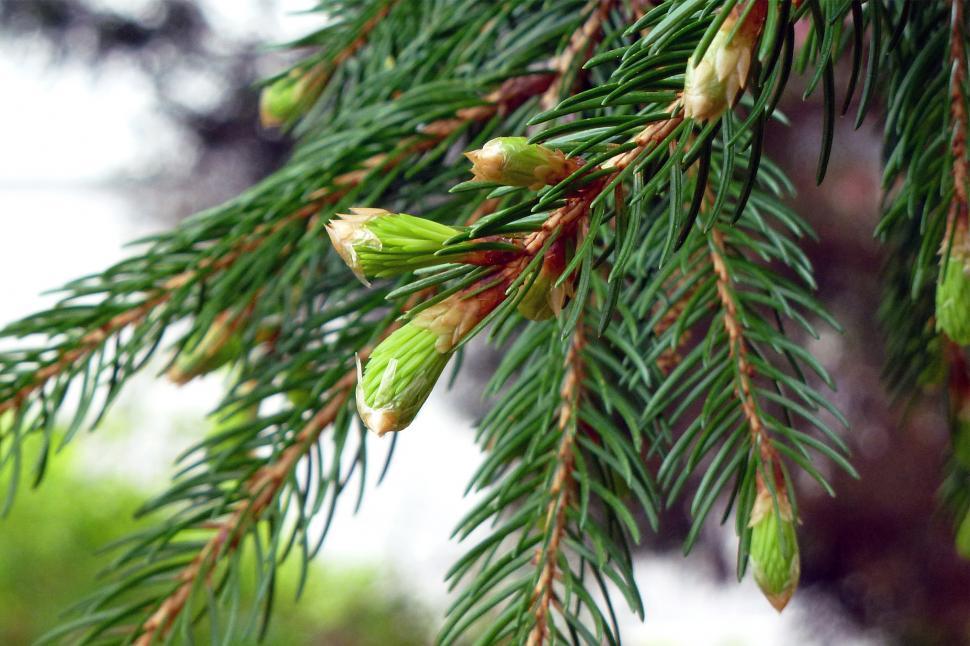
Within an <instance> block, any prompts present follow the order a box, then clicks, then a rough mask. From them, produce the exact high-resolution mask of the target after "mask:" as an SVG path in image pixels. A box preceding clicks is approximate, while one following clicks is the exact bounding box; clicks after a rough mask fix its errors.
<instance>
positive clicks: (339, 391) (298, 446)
mask: <svg viewBox="0 0 970 646" xmlns="http://www.w3.org/2000/svg"><path fill="white" fill-rule="evenodd" d="M356 377H357V375H356V373H355V372H354V370H350V371H348V372H347V374H346V375H345V376H344V378H343V379H341V380H340V381H339V382H338V383H337V385H336V386H335V388H334V389H333V391H332V392H331V393H330V396H329V402H328V403H327V405H326V406H324V407H323V408H321V409H320V410H319V411H318V412H317V413H316V414H315V415H314V416H313V417H312V418H311V419H310V421H309V422H308V423H307V424H306V426H304V427H303V429H302V430H301V431H300V432H299V434H298V435H297V436H296V438H295V440H294V441H293V443H292V444H291V445H290V446H289V447H287V448H286V450H284V451H283V452H282V453H281V454H280V455H279V456H278V458H276V459H275V460H274V461H273V462H271V463H268V464H267V465H266V466H264V467H262V468H261V469H260V470H259V471H257V472H256V474H255V475H254V476H253V477H251V478H250V480H249V482H248V483H247V485H246V487H245V494H244V496H243V498H242V500H241V501H240V503H239V504H238V505H237V509H236V510H235V511H234V512H232V513H231V515H230V516H229V517H228V518H226V519H225V520H224V521H220V522H217V523H215V524H214V526H212V527H210V529H212V530H213V531H214V534H213V536H212V538H210V539H209V540H208V541H207V542H206V543H205V544H204V546H203V547H202V549H201V550H200V551H199V554H198V555H197V556H196V557H195V558H194V559H193V560H192V562H191V563H190V564H189V565H188V566H187V567H186V568H185V569H184V570H182V572H181V573H179V574H178V575H177V576H176V581H178V582H179V585H178V587H177V588H176V589H175V590H174V591H173V592H172V593H171V594H170V595H169V596H168V597H166V598H165V599H164V600H163V601H162V602H161V603H160V604H158V607H157V609H156V610H155V611H154V612H153V613H152V614H151V616H150V617H149V618H148V619H147V620H146V621H145V623H143V624H142V625H141V627H140V628H139V629H138V630H137V632H136V634H135V635H134V636H135V640H134V642H133V643H134V644H135V645H136V646H151V644H154V643H156V642H157V640H159V639H162V638H164V637H165V635H166V634H167V633H168V631H169V630H170V629H171V627H172V625H173V624H174V622H175V621H176V619H177V618H178V616H179V614H180V613H182V612H183V611H184V610H185V609H186V605H187V603H188V602H189V600H190V598H191V596H192V594H193V593H194V592H195V591H196V590H197V589H198V588H199V586H200V585H209V575H210V573H211V572H212V571H213V570H214V569H215V567H216V565H217V563H218V562H219V561H220V560H224V559H226V558H228V556H229V555H230V554H231V553H232V552H233V551H234V550H235V549H236V548H237V546H238V545H239V542H240V540H241V539H242V538H243V537H244V536H245V534H246V533H247V531H248V530H249V528H250V527H251V526H252V525H253V524H254V523H256V522H257V521H258V520H259V518H260V516H261V514H262V513H263V511H265V510H266V509H267V508H268V507H269V505H270V503H271V502H272V501H273V500H274V499H275V497H276V496H277V495H278V494H279V491H280V489H281V488H282V487H283V486H284V485H285V484H286V482H287V481H288V480H289V479H290V478H291V477H292V474H293V472H294V470H295V469H296V466H297V464H298V463H299V462H300V460H302V459H303V458H304V457H305V455H306V453H307V451H309V450H310V448H311V447H312V446H313V445H314V444H315V443H316V442H317V440H318V439H319V437H320V434H321V433H322V432H323V431H324V430H325V429H326V428H327V427H329V426H330V425H331V424H333V422H334V421H335V419H336V417H337V414H338V413H339V412H340V410H341V409H342V408H343V407H344V405H345V404H346V402H347V399H348V398H349V396H350V393H351V392H352V388H353V384H354V382H355V381H356Z"/></svg>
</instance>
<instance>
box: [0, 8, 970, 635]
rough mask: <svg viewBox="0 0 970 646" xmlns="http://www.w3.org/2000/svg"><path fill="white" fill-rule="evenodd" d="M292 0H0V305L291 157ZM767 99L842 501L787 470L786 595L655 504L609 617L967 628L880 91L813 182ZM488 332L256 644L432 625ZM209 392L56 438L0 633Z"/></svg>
mask: <svg viewBox="0 0 970 646" xmlns="http://www.w3.org/2000/svg"><path fill="white" fill-rule="evenodd" d="M308 4H310V3H308V2H299V1H298V0H194V1H193V0H0V83H2V84H0V88H2V90H0V285H2V290H0V294H2V298H0V323H5V322H7V321H10V320H13V319H15V318H17V317H19V316H22V315H26V314H29V313H30V312H31V311H33V310H35V309H37V308H38V307H39V306H41V305H43V304H45V303H46V302H49V300H50V299H49V297H44V296H42V295H41V294H42V292H43V291H44V290H47V289H50V288H54V287H56V286H58V285H59V284H61V283H63V282H65V281H67V280H69V279H71V278H74V277H76V276H79V275H82V274H85V273H89V272H93V271H97V270H99V269H101V268H103V267H105V266H107V265H108V264H110V263H112V262H113V261H115V260H117V259H119V258H121V257H122V256H123V254H124V249H123V244H124V243H125V242H126V241H128V240H131V239H135V238H137V237H140V236H142V235H144V234H147V233H150V232H153V231H157V230H159V229H161V228H165V227H170V226H172V225H174V224H175V223H176V222H177V221H178V220H179V219H180V218H182V217H184V216H186V215H188V214H190V213H192V212H195V211H197V210H200V209H203V208H205V207H208V206H211V205H214V204H217V203H219V202H220V201H222V200H224V199H226V198H229V197H231V196H233V195H234V194H236V193H237V192H238V191H240V190H241V189H243V188H245V187H246V186H248V185H249V184H251V183H252V182H254V181H256V180H258V179H259V178H261V177H263V176H265V175H267V174H268V173H270V172H271V171H272V170H273V169H274V168H276V167H278V166H279V164H280V163H282V161H283V160H284V159H285V157H286V155H287V152H288V148H289V146H288V143H287V141H286V140H285V138H283V137H280V136H279V135H277V134H275V133H272V132H266V131H263V130H261V129H260V128H259V127H258V126H257V117H256V113H257V109H256V100H257V92H256V91H255V90H254V83H255V82H256V81H257V80H258V79H259V78H260V77H261V76H264V75H268V74H270V73H273V72H274V71H276V70H277V69H279V68H280V67H281V66H282V65H283V64H284V63H285V58H284V54H281V53H279V52H277V51H273V50H272V49H271V48H270V47H269V45H270V44H272V43H275V42H281V41H284V40H286V39H287V38H289V37H294V36H297V35H300V34H302V33H304V32H305V31H307V30H309V29H311V28H313V27H314V26H315V24H316V21H317V20H319V18H318V17H316V16H313V15H304V14H300V13H299V12H300V10H301V9H305V8H307V6H308ZM796 85H797V84H796ZM844 86H845V84H844V82H843V83H842V84H841V85H840V86H839V87H844ZM783 109H784V110H785V112H786V113H787V114H788V116H789V118H790V120H791V127H788V128H785V127H782V126H780V125H778V124H774V125H773V126H772V127H771V129H770V130H769V135H768V137H769V150H770V151H771V152H772V155H773V158H774V159H775V160H777V161H778V162H780V163H781V165H782V166H783V167H784V168H785V169H786V170H787V171H788V172H789V173H790V174H791V175H792V177H793V179H794V181H795V184H796V186H797V187H798V198H797V200H796V201H795V205H796V208H797V209H798V210H799V211H800V212H801V213H803V214H804V215H806V216H807V217H808V219H809V221H810V222H811V223H812V224H813V225H814V226H815V228H816V229H817V231H818V233H819V240H820V241H819V242H816V243H809V249H808V250H809V252H810V255H811V256H812V258H813V260H814V261H815V263H816V267H817V269H818V278H819V285H820V296H821V298H822V300H823V301H824V302H825V303H826V304H827V305H828V306H829V308H830V309H831V310H832V311H833V313H834V314H835V315H836V317H837V318H838V319H839V321H840V322H841V323H842V324H843V326H844V328H845V329H844V331H843V332H842V333H841V334H839V333H836V332H829V333H826V334H824V335H823V337H822V338H821V339H820V340H818V341H813V342H812V349H813V351H814V352H815V353H816V354H817V356H818V357H819V358H820V359H821V360H822V362H823V363H824V364H825V365H826V367H827V368H828V369H829V370H830V371H831V372H832V373H833V374H834V375H835V377H836V380H837V382H838V383H839V391H838V392H837V393H836V394H835V395H834V398H835V401H836V403H837V404H838V405H839V407H840V408H841V409H842V410H843V411H844V412H845V413H846V415H847V417H848V418H849V420H850V421H851V423H852V430H851V432H850V434H849V436H848V439H849V442H850V444H851V446H852V447H853V451H854V454H855V464H856V466H857V468H858V470H859V472H860V473H861V475H862V477H861V479H860V480H858V481H855V480H851V479H849V478H846V477H843V476H841V475H840V474H838V473H833V474H832V477H833V478H834V482H835V486H836V489H837V491H838V492H839V497H838V498H837V499H834V500H833V499H829V498H827V497H826V496H824V494H823V493H822V492H821V491H819V490H818V488H817V487H816V486H814V485H813V484H812V483H811V482H804V483H799V484H800V501H801V502H800V508H801V513H802V519H801V520H802V531H801V537H802V587H801V590H800V591H799V593H798V594H797V595H796V597H795V599H794V601H793V602H792V604H791V605H790V606H789V608H788V609H787V610H786V611H785V613H784V614H783V615H781V616H779V615H777V614H776V613H775V612H774V610H772V609H771V607H770V606H769V605H768V604H767V602H765V601H764V600H763V598H762V597H761V595H760V593H759V592H758V590H757V589H756V587H755V586H754V584H753V583H751V581H750V580H748V581H745V582H742V583H741V584H738V583H737V582H736V581H735V579H734V576H733V568H734V566H733V560H734V550H735V541H734V538H733V536H732V533H731V529H730V528H720V527H716V526H710V527H708V528H706V529H705V536H704V539H703V540H702V542H701V544H700V546H699V547H698V548H697V549H696V550H695V551H694V552H693V553H692V554H691V555H690V556H689V557H686V558H684V557H683V556H682V555H681V553H680V548H679V545H680V541H681V539H682V537H683V535H684V533H685V532H686V528H687V520H686V516H685V515H684V512H683V511H682V510H679V509H673V510H671V511H670V513H668V514H667V517H666V518H665V523H664V525H663V531H662V533H661V534H660V535H658V536H651V537H649V538H648V539H647V540H646V542H645V545H644V546H643V547H642V550H641V552H640V554H639V556H638V563H637V571H638V575H639V583H640V586H641V590H642V592H643V596H644V601H645V605H646V609H647V620H646V622H645V623H643V624H640V623H639V622H638V621H636V620H634V619H633V617H632V616H626V617H624V618H623V620H624V623H626V624H627V626H626V628H625V631H624V632H625V635H626V636H627V638H628V639H627V641H628V642H629V643H630V644H642V645H679V644H685V645H691V646H693V645H695V644H696V645H707V644H711V645H728V644H739V645H741V644H744V645H747V644H752V645H759V644H764V645H776V644H778V645H782V644H784V645H787V644H839V645H842V644H965V643H970V563H967V562H964V561H961V560H960V559H959V558H958V557H957V556H956V554H955V551H954V548H953V544H952V539H951V530H950V528H949V526H948V521H947V519H946V517H945V516H944V515H943V514H942V513H940V512H939V511H938V504H937V500H936V492H937V490H938V487H939V484H940V480H941V475H942V473H943V470H942V466H943V462H944V459H945V453H946V444H947V431H946V423H945V419H944V416H943V415H942V405H941V404H940V399H939V396H938V395H939V393H927V397H926V398H925V399H924V400H923V401H920V402H918V403H917V404H916V405H913V406H909V407H907V408H905V409H900V408H898V407H894V406H893V405H892V403H891V402H890V401H889V398H888V397H887V395H886V393H885V390H884V388H883V386H882V384H881V383H880V371H881V369H882V364H883V353H882V350H881V340H880V333H879V330H878V326H877V322H876V310H877V308H878V302H879V284H878V278H879V272H880V268H881V266H882V265H883V263H885V262H892V259H891V258H885V257H883V255H882V254H881V252H880V249H879V247H878V245H877V244H876V243H875V241H874V240H873V238H872V231H873V228H874V224H875V222H876V218H877V214H878V209H879V199H880V171H879V156H880V142H879V135H878V110H877V111H876V115H875V116H874V117H872V118H870V120H869V121H868V122H867V123H866V125H864V126H863V128H861V129H860V130H853V129H852V126H851V122H850V120H849V119H848V118H846V119H844V120H840V122H839V124H838V129H837V133H836V146H835V150H834V152H833V159H832V163H831V165H830V170H829V173H828V179H827V181H826V183H825V184H824V186H823V187H821V188H819V187H816V186H815V182H814V173H815V162H816V155H817V151H818V145H819V138H820V135H819V124H820V121H821V114H820V109H819V105H818V104H817V102H813V101H812V100H809V101H807V102H803V101H802V100H801V96H800V92H799V88H797V87H793V88H792V91H791V92H790V94H789V96H788V97H787V98H786V100H785V101H784V103H783ZM490 352H491V351H490V350H489V349H488V348H485V347H477V348H476V351H475V356H473V357H472V358H471V359H470V360H468V361H466V366H468V368H467V369H466V371H465V372H466V375H465V376H463V378H462V379H460V380H459V382H458V384H457V385H456V387H455V388H454V389H453V390H451V391H450V392H447V391H436V392H435V394H434V395H433V398H432V401H431V403H430V405H428V406H427V407H426V409H425V410H424V411H423V412H422V414H421V415H420V416H419V417H418V420H417V422H416V423H415V424H414V426H413V427H412V428H411V429H409V430H408V432H407V436H406V438H402V441H401V442H400V443H399V445H398V448H397V453H396V456H395V460H394V464H393V465H392V467H391V471H390V474H389V475H388V477H387V478H386V480H385V481H384V483H383V484H382V485H381V486H380V487H379V488H377V489H375V490H372V491H371V492H370V493H369V494H368V497H367V499H366V500H365V503H364V506H363V508H362V509H361V511H360V512H359V513H357V514H353V513H352V510H351V509H350V508H349V507H350V506H349V505H347V506H346V507H344V508H341V509H340V511H339V514H338V518H337V519H336V521H335V529H334V530H333V531H332V532H331V535H330V537H329V538H328V544H327V546H326V548H325V550H324V552H323V555H322V557H321V558H320V559H319V560H318V561H317V562H316V563H315V566H314V568H313V572H312V573H311V578H310V584H309V587H308V589H307V592H306V593H305V595H304V597H303V599H302V600H301V601H300V602H299V603H295V602H294V601H293V598H292V596H293V595H292V586H288V585H287V583H286V581H284V582H283V585H282V588H281V592H282V594H280V596H279V601H278V604H277V605H278V608H279V613H280V614H279V616H278V618H277V621H275V622H274V624H273V627H272V629H271V632H270V635H269V637H268V643H270V644H279V645H281V646H282V645H290V644H292V645H302V644H328V645H330V644H334V645H338V646H341V645H346V646H357V645H374V646H377V645H389V646H393V645H397V644H400V645H409V644H427V643H430V642H431V639H432V636H433V634H434V628H435V626H436V625H437V623H438V621H439V619H440V617H441V616H442V613H443V611H444V607H445V605H446V603H447V602H448V594H447V591H446V589H445V586H444V584H443V578H444V573H445V571H446V570H447V568H448V567H449V565H450V564H451V563H452V562H453V560H454V559H455V558H456V557H457V556H458V555H459V554H460V553H461V547H460V546H459V545H457V544H456V543H454V542H453V541H450V540H449V539H448V536H449V534H450V531H451V528H452V525H453V523H455V522H456V521H457V519H458V518H459V517H460V516H461V514H462V512H463V511H464V510H465V509H467V508H468V507H469V506H470V505H471V503H472V501H470V500H468V499H466V498H464V497H463V496H462V491H463V490H464V487H465V484H466V479H467V478H468V476H469V475H470V473H471V472H472V470H473V469H474V468H475V466H476V464H477V463H478V461H479V459H480V454H479V451H478V449H477V447H476V446H475V445H474V443H473V439H472V431H471V429H472V424H473V423H474V419H475V417H476V416H477V415H478V414H480V413H481V412H482V411H483V410H484V407H485V405H486V403H484V402H482V401H481V398H480V396H479V393H480V392H481V387H482V383H483V378H484V376H485V375H486V374H487V370H488V367H489V366H491V365H493V364H494V361H495V357H494V356H491V355H490ZM220 388H221V383H220V379H219V378H218V377H212V378H208V379H205V380H201V381H199V382H197V383H192V384H191V385H189V386H186V387H182V388H176V387H174V386H172V385H169V384H167V383H166V382H164V380H160V379H156V378H155V376H154V375H152V374H146V375H144V376H142V377H140V378H139V379H137V380H136V381H135V383H133V384H132V385H131V387H130V388H129V389H128V390H127V393H126V395H125V396H124V397H123V398H122V399H121V401H119V403H118V404H117V405H116V406H115V408H114V412H113V414H112V415H111V416H110V418H109V420H108V422H107V423H106V425H105V427H104V428H103V429H101V430H99V431H98V432H97V433H96V434H94V435H92V436H90V437H84V438H79V439H78V440H76V441H75V443H74V445H73V446H72V447H71V448H69V449H68V450H66V451H64V452H63V455H61V456H60V457H59V458H58V460H57V463H56V465H55V466H56V467H57V468H56V469H54V473H55V475H53V476H51V477H49V478H48V479H47V480H46V481H45V483H44V484H43V486H42V487H41V488H40V489H38V490H34V491H28V490H24V491H23V492H22V493H21V495H20V498H19V500H18V502H17V504H16V506H15V508H14V510H13V512H12V513H11V515H10V516H9V517H8V518H7V519H5V520H3V521H2V522H0V644H4V645H8V644H9V645H19V644H29V643H30V642H31V641H33V640H34V639H35V638H36V637H37V636H39V635H40V634H41V633H42V632H44V630H45V629H49V628H51V627H52V626H54V625H55V624H56V623H57V621H58V617H59V615H60V613H61V612H63V610H65V609H66V608H67V607H69V606H70V605H71V603H72V601H73V600H76V599H77V598H79V597H80V596H83V595H84V594H85V593H86V592H88V591H90V590H91V589H92V588H93V586H95V585H96V581H95V575H96V573H97V571H98V569H99V567H100V566H101V564H103V563H104V558H103V557H102V556H99V555H98V554H96V551H97V550H98V549H99V548H100V547H102V546H104V545H105V544H107V543H108V542H110V541H111V540H113V539H116V538H118V537H120V536H122V535H124V534H125V532H127V531H129V530H131V529H132V528H133V527H134V526H135V525H134V521H133V520H132V519H131V515H132V511H133V510H134V509H135V508H136V507H137V506H138V504H139V502H140V501H142V500H144V499H145V498H146V497H147V496H149V495H151V494H152V493H156V492H158V491H160V490H161V489H162V487H164V485H165V482H166V478H167V477H168V475H169V474H170V472H171V469H170V467H171V464H172V460H173V459H174V457H175V455H176V454H177V453H178V451H179V449H180V448H181V447H183V446H186V445H187V444H189V443H190V442H191V441H192V439H193V438H195V437H198V435H199V434H200V433H203V432H205V431H206V430H207V429H208V428H209V427H210V425H211V421H209V420H207V419H206V414H207V412H209V411H210V410H211V408H212V407H213V406H214V405H215V403H216V401H217V399H218V397H219V393H220ZM296 574H297V573H295V572H293V573H292V575H293V577H294V578H295V577H296ZM284 578H286V577H284Z"/></svg>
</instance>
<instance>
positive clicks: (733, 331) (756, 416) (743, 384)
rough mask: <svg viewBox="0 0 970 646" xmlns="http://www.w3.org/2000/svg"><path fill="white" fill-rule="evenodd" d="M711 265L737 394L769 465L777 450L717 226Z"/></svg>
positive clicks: (712, 242)
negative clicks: (756, 387)
mask: <svg viewBox="0 0 970 646" xmlns="http://www.w3.org/2000/svg"><path fill="white" fill-rule="evenodd" d="M710 240H711V263H712V264H713V266H714V272H715V273H716V274H717V294H718V298H719V300H720V302H721V307H722V309H723V314H722V322H723V324H724V330H725V332H726V333H727V335H728V347H729V350H730V355H731V357H732V358H733V359H734V362H735V365H736V369H735V373H736V375H737V379H736V382H735V386H734V387H735V393H736V395H737V397H738V400H739V401H740V402H741V409H742V411H743V412H744V417H745V420H747V423H748V431H749V433H750V436H751V442H752V445H753V446H755V447H757V448H758V450H759V451H760V453H761V456H762V458H763V459H764V461H765V463H771V462H774V456H775V450H774V448H773V447H772V445H771V438H770V437H769V435H768V431H767V429H766V428H765V424H764V421H763V420H762V417H761V413H760V411H759V408H758V403H757V401H755V398H754V392H753V391H754V386H753V377H754V375H755V371H754V367H753V366H752V365H751V362H750V361H749V359H748V348H747V342H746V341H745V339H744V327H743V324H742V323H741V319H740V316H739V312H738V302H737V297H736V295H735V293H734V288H733V287H732V282H733V281H732V279H731V274H730V272H729V271H728V265H727V262H726V260H725V258H726V254H727V249H726V247H725V243H724V234H723V233H722V232H721V231H720V230H719V229H718V228H717V227H715V228H714V229H712V230H711V234H710Z"/></svg>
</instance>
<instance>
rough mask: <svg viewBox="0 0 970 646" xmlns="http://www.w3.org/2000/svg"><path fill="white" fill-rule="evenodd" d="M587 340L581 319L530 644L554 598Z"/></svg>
mask: <svg viewBox="0 0 970 646" xmlns="http://www.w3.org/2000/svg"><path fill="white" fill-rule="evenodd" d="M585 343H586V340H585V337H584V335H583V330H582V321H580V322H579V323H577V325H576V331H575V332H574V333H573V340H572V343H571V344H570V346H569V352H568V353H567V354H566V374H565V376H564V377H563V381H562V386H561V388H560V390H559V400H560V404H559V416H558V426H559V432H560V434H561V437H560V441H559V451H558V453H557V455H556V461H557V466H556V471H555V473H554V474H553V477H552V484H551V485H550V487H549V494H550V500H549V505H548V506H547V508H546V517H545V531H546V533H547V534H548V536H549V538H548V542H547V543H546V545H545V546H543V547H540V548H539V549H538V552H537V554H536V557H537V563H539V564H540V565H541V570H540V572H539V580H538V581H537V582H536V586H535V588H534V590H533V593H532V606H533V607H534V611H533V614H534V616H535V624H534V626H533V627H532V630H531V632H530V633H529V638H528V642H527V643H528V645H529V646H542V644H544V643H545V642H546V639H547V638H548V635H549V608H550V606H551V605H552V604H553V603H554V602H555V601H556V599H555V597H556V594H555V590H554V589H553V585H554V583H555V580H556V577H557V573H558V570H559V565H558V561H559V548H560V545H561V543H562V538H563V536H564V535H565V533H566V523H567V520H568V518H567V513H568V511H569V505H570V504H571V503H572V497H573V483H572V479H573V471H574V470H575V456H574V453H573V449H574V446H575V443H576V424H577V420H576V416H577V409H578V407H579V399H580V390H581V387H582V382H583V370H582V360H581V354H582V351H583V346H584V345H585Z"/></svg>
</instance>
